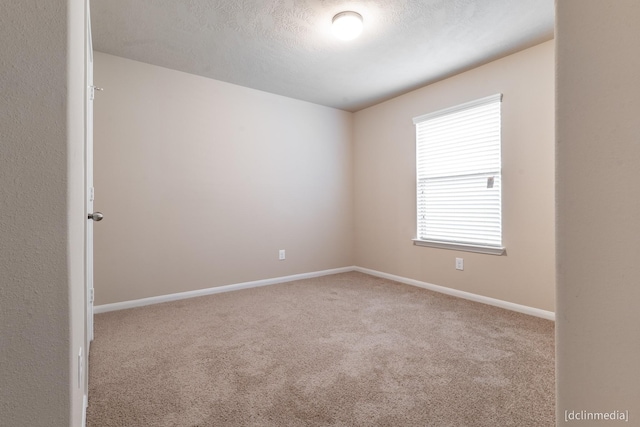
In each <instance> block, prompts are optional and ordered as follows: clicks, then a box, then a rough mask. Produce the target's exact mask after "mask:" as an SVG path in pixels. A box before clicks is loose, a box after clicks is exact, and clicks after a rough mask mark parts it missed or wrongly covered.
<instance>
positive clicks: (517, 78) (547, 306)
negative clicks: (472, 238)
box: [354, 42, 555, 311]
mask: <svg viewBox="0 0 640 427" xmlns="http://www.w3.org/2000/svg"><path fill="white" fill-rule="evenodd" d="M553 53H554V47H553V42H546V43H543V44H541V45H538V46H535V47H533V48H530V49H527V50H525V51H522V52H519V53H517V54H514V55H511V56H508V57H506V58H503V59H500V60H498V61H495V62H492V63H490V64H487V65H485V66H482V67H479V68H476V69H474V70H471V71H468V72H466V73H462V74H459V75H457V76H455V77H452V78H450V79H447V80H444V81H441V82H438V83H435V84H433V85H430V86H427V87H425V88H422V89H419V90H416V91H413V92H411V93H408V94H406V95H403V96H400V97H398V98H395V99H393V100H391V101H387V102H385V103H383V104H379V105H377V106H374V107H371V108H369V109H366V110H363V111H359V112H357V113H355V130H354V132H355V146H354V150H355V151H354V158H355V181H354V182H355V196H356V200H355V212H356V221H355V224H356V242H355V248H356V255H355V256H356V265H358V266H361V267H366V268H371V269H374V270H379V271H383V272H386V273H391V274H396V275H399V276H404V277H408V278H412V279H416V280H421V281H425V282H428V283H433V284H436V285H440V286H446V287H450V288H454V289H458V290H462V291H466V292H471V293H474V294H479V295H484V296H488V297H492V298H497V299H501V300H505V301H509V302H513V303H518V304H523V305H526V306H530V307H535V308H540V309H543V310H549V311H554V302H555V301H554V299H555V264H554V257H555V245H554V233H555V231H554V169H553V168H554V145H553V141H554V138H553V136H554V122H553V117H554V116H553V112H554V57H553ZM495 93H503V94H504V97H503V102H502V166H503V178H502V179H503V243H504V245H505V247H506V250H507V253H506V255H504V256H493V255H484V254H476V253H469V252H457V251H452V250H444V249H435V248H427V247H417V246H414V245H413V242H412V241H411V239H412V238H415V235H416V212H415V203H416V201H415V200H416V196H415V186H416V184H415V179H416V177H415V127H414V125H413V123H412V120H411V119H412V118H413V117H416V116H419V115H422V114H426V113H428V112H431V111H437V110H439V109H442V108H446V107H451V106H455V105H457V104H461V103H464V102H467V101H471V100H474V99H477V98H481V97H484V96H488V95H492V94H495ZM456 257H462V258H464V267H465V268H464V271H456V270H455V268H454V266H455V258H456Z"/></svg>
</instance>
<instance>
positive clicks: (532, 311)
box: [354, 267, 556, 321]
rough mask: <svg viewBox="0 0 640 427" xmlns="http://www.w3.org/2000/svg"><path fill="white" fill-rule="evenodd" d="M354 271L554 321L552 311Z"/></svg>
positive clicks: (367, 271)
mask: <svg viewBox="0 0 640 427" xmlns="http://www.w3.org/2000/svg"><path fill="white" fill-rule="evenodd" d="M354 270H355V271H359V272H361V273H365V274H370V275H371V276H377V277H382V278H384V279H389V280H394V281H396V282H400V283H404V284H406V285H411V286H417V287H419V288H424V289H429V290H430V291H435V292H439V293H441V294H447V295H451V296H454V297H458V298H463V299H467V300H470V301H475V302H480V303H483V304H488V305H493V306H495V307H500V308H504V309H507V310H511V311H516V312H518V313H524V314H528V315H530V316H535V317H541V318H543V319H547V320H552V321H555V319H556V314H555V313H554V312H552V311H546V310H541V309H539V308H533V307H529V306H526V305H520V304H515V303H512V302H508V301H503V300H499V299H496V298H490V297H485V296H482V295H477V294H472V293H471V292H465V291H460V290H457V289H452V288H447V287H444V286H438V285H434V284H431V283H427V282H421V281H419V280H414V279H408V278H406V277H402V276H396V275H394V274H389V273H383V272H381V271H376V270H371V269H368V268H363V267H354Z"/></svg>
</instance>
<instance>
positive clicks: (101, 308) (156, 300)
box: [93, 266, 355, 314]
mask: <svg viewBox="0 0 640 427" xmlns="http://www.w3.org/2000/svg"><path fill="white" fill-rule="evenodd" d="M354 270H355V267H353V266H351V267H342V268H334V269H331V270H322V271H314V272H311V273H303V274H294V275H291V276H283V277H274V278H272V279H263V280H254V281H252V282H243V283H236V284H232V285H223V286H217V287H214V288H207V289H198V290H196V291H187V292H179V293H175V294H168V295H160V296H157V297H149V298H142V299H137V300H131V301H123V302H115V303H111V304H102V305H96V306H95V307H94V308H93V312H94V313H95V314H100V313H107V312H109V311H117V310H126V309H128V308H136V307H144V306H145V305H152V304H160V303H163V302H171V301H178V300H181V299H187V298H195V297H201V296H205V295H213V294H219V293H222V292H230V291H238V290H240V289H249V288H257V287H260V286H268V285H275V284H278V283H286V282H293V281H294V280H303V279H311V278H313V277H320V276H329V275H331V274H338V273H347V272H349V271H354Z"/></svg>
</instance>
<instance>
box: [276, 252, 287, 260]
mask: <svg viewBox="0 0 640 427" xmlns="http://www.w3.org/2000/svg"><path fill="white" fill-rule="evenodd" d="M285 258H286V257H285V254H284V249H280V252H279V253H278V259H279V260H280V261H282V260H283V259H285Z"/></svg>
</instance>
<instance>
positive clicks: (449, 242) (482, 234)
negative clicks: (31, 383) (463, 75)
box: [413, 94, 504, 255]
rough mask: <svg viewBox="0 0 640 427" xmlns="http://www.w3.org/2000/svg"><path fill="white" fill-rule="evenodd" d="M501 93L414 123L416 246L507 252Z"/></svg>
mask: <svg viewBox="0 0 640 427" xmlns="http://www.w3.org/2000/svg"><path fill="white" fill-rule="evenodd" d="M501 101H502V95H501V94H498V95H493V96H489V97H486V98H482V99H479V100H476V101H472V102H469V103H466V104H463V105H459V106H456V107H452V108H448V109H445V110H440V111H436V112H434V113H430V114H425V115H423V116H419V117H416V118H414V119H413V122H414V124H415V125H416V160H417V161H416V172H417V219H418V221H417V236H416V239H415V242H416V244H418V245H424V246H435V247H442V248H448V249H459V250H470V251H474V252H483V253H491V254H498V255H499V254H502V253H503V252H504V248H503V247H502V210H501V204H502V201H501V197H502V194H501V193H502V192H501V188H502V185H501V184H502V179H501V178H502V177H501V154H500V145H501V137H500V128H501V116H500V107H501Z"/></svg>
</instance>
